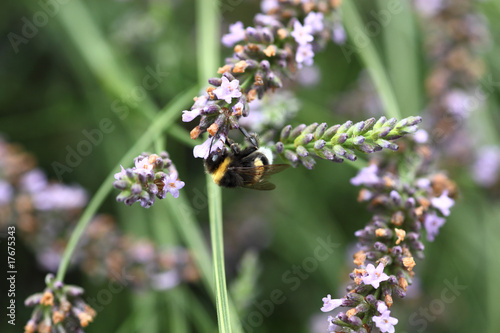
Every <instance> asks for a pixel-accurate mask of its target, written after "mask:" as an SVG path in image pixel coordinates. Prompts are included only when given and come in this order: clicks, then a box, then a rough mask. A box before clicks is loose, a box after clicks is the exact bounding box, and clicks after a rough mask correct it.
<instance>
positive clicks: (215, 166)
mask: <svg viewBox="0 0 500 333" xmlns="http://www.w3.org/2000/svg"><path fill="white" fill-rule="evenodd" d="M265 165H269V159H268V158H267V157H266V156H265V155H264V154H263V153H261V152H259V151H258V150H257V148H256V147H248V148H246V149H244V150H243V151H241V152H237V153H230V152H228V151H217V152H213V153H211V154H210V155H209V156H208V158H207V159H206V160H205V167H206V169H207V172H208V173H209V174H210V175H211V176H212V179H213V180H214V183H216V184H217V185H219V186H223V187H239V186H243V187H247V186H250V185H252V184H255V183H257V182H259V181H260V180H261V178H262V176H263V175H264V173H265V170H264V168H263V166H265Z"/></svg>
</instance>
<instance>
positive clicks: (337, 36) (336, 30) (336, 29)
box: [332, 22, 347, 45]
mask: <svg viewBox="0 0 500 333" xmlns="http://www.w3.org/2000/svg"><path fill="white" fill-rule="evenodd" d="M332 40H333V42H334V43H335V44H339V45H342V44H344V43H345V41H346V40H347V34H346V32H345V29H344V26H343V25H342V23H340V22H335V23H334V24H333V29H332Z"/></svg>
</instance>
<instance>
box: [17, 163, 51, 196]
mask: <svg viewBox="0 0 500 333" xmlns="http://www.w3.org/2000/svg"><path fill="white" fill-rule="evenodd" d="M47 185H48V182H47V176H46V175H45V173H44V172H43V171H42V170H40V169H33V170H30V171H28V172H26V173H25V174H24V175H23V177H22V178H21V188H22V189H23V190H26V191H28V192H30V193H35V192H38V191H41V190H43V189H44V188H45V187H46V186H47Z"/></svg>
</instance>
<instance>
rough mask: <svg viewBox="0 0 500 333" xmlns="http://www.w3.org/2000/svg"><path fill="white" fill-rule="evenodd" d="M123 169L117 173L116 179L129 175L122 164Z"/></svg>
mask: <svg viewBox="0 0 500 333" xmlns="http://www.w3.org/2000/svg"><path fill="white" fill-rule="evenodd" d="M120 168H121V171H120V172H117V173H115V175H114V177H115V179H116V180H120V179H122V178H123V177H125V176H126V175H127V173H126V170H125V169H124V168H123V166H121V165H120Z"/></svg>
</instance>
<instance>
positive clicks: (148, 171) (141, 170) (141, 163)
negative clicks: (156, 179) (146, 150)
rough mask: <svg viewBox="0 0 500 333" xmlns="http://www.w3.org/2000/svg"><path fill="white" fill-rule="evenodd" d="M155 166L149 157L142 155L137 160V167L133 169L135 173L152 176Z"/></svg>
mask: <svg viewBox="0 0 500 333" xmlns="http://www.w3.org/2000/svg"><path fill="white" fill-rule="evenodd" d="M153 168H154V165H153V164H151V163H149V159H148V158H147V157H144V156H141V157H139V158H137V159H136V160H135V168H133V169H132V170H133V171H134V173H135V174H138V175H143V176H150V177H152V176H153Z"/></svg>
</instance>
